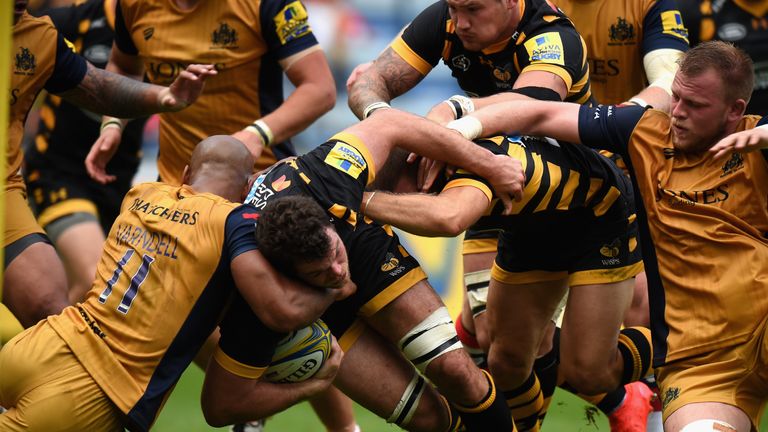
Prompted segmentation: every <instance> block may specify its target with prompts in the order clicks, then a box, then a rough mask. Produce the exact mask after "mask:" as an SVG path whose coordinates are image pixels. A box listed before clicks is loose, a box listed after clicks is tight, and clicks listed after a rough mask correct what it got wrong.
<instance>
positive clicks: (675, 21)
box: [661, 10, 688, 42]
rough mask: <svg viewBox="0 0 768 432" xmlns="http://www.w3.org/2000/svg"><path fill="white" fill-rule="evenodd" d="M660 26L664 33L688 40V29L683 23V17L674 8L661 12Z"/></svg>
mask: <svg viewBox="0 0 768 432" xmlns="http://www.w3.org/2000/svg"><path fill="white" fill-rule="evenodd" d="M661 26H662V28H663V30H662V31H663V32H664V34H668V35H672V36H677V37H679V38H680V39H683V40H685V41H686V42H688V29H687V28H685V25H684V24H683V17H681V16H680V12H678V11H676V10H672V11H664V12H662V13H661Z"/></svg>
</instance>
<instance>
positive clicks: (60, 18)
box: [25, 0, 146, 184]
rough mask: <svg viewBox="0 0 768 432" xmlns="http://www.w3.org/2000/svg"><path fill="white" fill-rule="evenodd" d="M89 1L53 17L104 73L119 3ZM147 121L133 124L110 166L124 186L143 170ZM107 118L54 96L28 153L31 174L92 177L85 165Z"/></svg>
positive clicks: (47, 103)
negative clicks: (51, 171)
mask: <svg viewBox="0 0 768 432" xmlns="http://www.w3.org/2000/svg"><path fill="white" fill-rule="evenodd" d="M115 1H116V0H106V1H105V0H88V1H85V2H82V3H79V4H77V5H73V6H69V7H63V8H56V9H51V10H49V11H48V12H47V15H48V16H49V17H50V18H51V20H52V21H53V24H54V25H55V26H56V28H57V29H58V30H59V32H60V33H61V34H62V36H64V37H65V38H66V39H67V40H69V41H71V42H72V44H73V45H74V47H75V50H76V51H77V53H78V54H80V55H82V56H83V57H85V58H86V60H88V61H89V62H90V63H91V64H93V65H94V66H96V67H98V68H101V69H104V67H105V66H106V65H107V61H108V60H109V52H110V50H111V49H112V39H113V36H114V33H113V27H114V12H113V10H114V2H115ZM145 122H146V119H137V120H134V121H131V122H129V123H128V125H127V126H126V127H125V131H124V132H123V139H122V141H121V143H120V146H119V147H118V149H117V153H116V154H115V156H114V157H113V159H112V161H110V163H109V165H108V166H107V172H110V173H114V174H115V175H116V176H117V177H118V182H122V183H126V184H130V181H131V179H132V178H133V175H134V174H135V173H136V170H137V169H138V166H139V159H140V154H139V151H140V149H141V139H142V136H141V135H142V130H143V129H144V123H145ZM100 124H101V115H98V114H95V113H92V112H90V111H87V110H85V109H82V108H79V107H77V106H75V105H73V104H71V103H69V102H67V101H65V100H62V99H61V98H60V97H57V96H55V95H51V94H48V95H47V96H46V98H45V100H44V102H43V105H42V107H41V108H40V123H39V128H38V132H37V135H36V136H35V142H34V145H33V146H30V148H29V149H27V150H26V154H25V159H26V163H27V165H26V172H27V173H29V174H28V175H29V176H31V177H32V178H34V177H35V175H34V171H35V170H37V169H40V170H50V169H53V170H55V171H58V172H65V173H68V174H72V175H78V176H81V177H83V178H86V179H87V178H88V173H87V172H86V169H85V165H84V164H83V161H84V160H85V157H86V156H87V155H88V152H89V151H90V149H91V145H93V143H94V142H95V141H96V139H97V138H98V137H99V126H100Z"/></svg>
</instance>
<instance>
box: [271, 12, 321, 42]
mask: <svg viewBox="0 0 768 432" xmlns="http://www.w3.org/2000/svg"><path fill="white" fill-rule="evenodd" d="M272 20H273V21H274V22H275V27H276V30H277V37H278V38H279V39H280V43H281V44H283V45H285V44H286V43H288V42H290V41H292V40H295V39H298V38H300V37H302V36H304V35H307V34H309V33H311V32H312V29H310V27H309V20H308V17H307V10H306V9H304V6H303V5H302V4H301V2H298V1H295V2H292V3H289V4H288V5H286V6H285V7H284V8H283V9H282V10H281V11H280V12H278V13H277V15H275V17H274V18H273V19H272Z"/></svg>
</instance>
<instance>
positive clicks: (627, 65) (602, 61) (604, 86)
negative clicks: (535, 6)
mask: <svg viewBox="0 0 768 432" xmlns="http://www.w3.org/2000/svg"><path fill="white" fill-rule="evenodd" d="M555 3H557V6H558V7H559V8H560V9H561V10H562V11H563V12H565V14H566V15H568V17H569V18H570V19H571V20H572V21H573V23H574V25H575V26H576V29H577V30H578V31H579V33H581V36H582V37H583V38H584V41H585V42H586V44H587V58H588V60H589V79H590V82H591V84H592V94H593V95H594V97H595V100H596V101H597V102H598V103H603V104H618V103H621V102H625V101H627V100H629V99H630V98H631V97H632V96H634V95H636V94H637V93H639V92H640V91H641V90H642V89H644V88H645V87H646V86H647V85H648V81H647V79H646V76H645V73H644V72H643V71H644V70H645V68H644V66H643V56H645V55H646V54H647V53H649V52H651V51H654V50H657V49H663V48H669V49H675V50H679V51H686V50H687V49H688V39H687V37H688V31H687V30H686V28H685V26H684V25H683V21H682V19H681V17H680V12H679V11H678V10H677V6H676V5H675V3H674V1H673V0H591V1H584V0H555Z"/></svg>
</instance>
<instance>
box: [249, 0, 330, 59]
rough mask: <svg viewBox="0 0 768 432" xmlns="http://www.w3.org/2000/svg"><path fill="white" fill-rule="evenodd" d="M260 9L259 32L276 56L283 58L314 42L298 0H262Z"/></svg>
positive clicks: (313, 36)
mask: <svg viewBox="0 0 768 432" xmlns="http://www.w3.org/2000/svg"><path fill="white" fill-rule="evenodd" d="M260 8H261V9H260V12H259V16H260V19H261V29H262V35H263V37H264V40H265V41H266V42H267V46H268V48H269V51H270V52H271V53H273V54H274V55H275V57H276V58H278V59H284V58H287V57H290V56H292V55H294V54H296V53H299V52H301V51H304V50H306V49H308V48H312V47H313V46H315V45H317V44H318V43H317V39H316V38H315V35H314V34H313V33H312V28H311V27H310V25H309V15H308V14H307V10H306V8H305V7H304V5H303V4H302V3H301V2H300V1H298V0H294V1H286V0H279V1H262V2H261V5H260Z"/></svg>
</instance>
